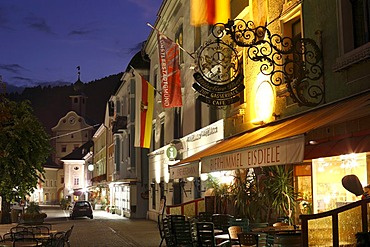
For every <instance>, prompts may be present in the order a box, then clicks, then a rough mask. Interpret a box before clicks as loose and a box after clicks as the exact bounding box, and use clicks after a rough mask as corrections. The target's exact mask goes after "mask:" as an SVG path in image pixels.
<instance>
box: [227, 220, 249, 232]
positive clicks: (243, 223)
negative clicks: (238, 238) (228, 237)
mask: <svg viewBox="0 0 370 247" xmlns="http://www.w3.org/2000/svg"><path fill="white" fill-rule="evenodd" d="M229 225H230V226H240V227H241V228H242V231H243V232H249V230H250V229H249V219H248V218H230V220H229Z"/></svg>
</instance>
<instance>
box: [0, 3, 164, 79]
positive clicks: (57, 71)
mask: <svg viewBox="0 0 370 247" xmlns="http://www.w3.org/2000/svg"><path fill="white" fill-rule="evenodd" d="M161 3H162V0H1V1H0V38H1V41H0V75H1V76H2V79H3V81H4V82H7V83H8V84H12V85H16V86H36V85H44V84H59V83H66V84H70V83H74V82H75V81H76V79H77V69H76V67H77V66H80V67H81V80H82V81H83V82H89V81H92V80H95V79H100V78H103V77H105V76H109V75H112V74H117V73H119V72H122V71H124V70H125V69H126V67H127V63H128V62H129V61H130V59H131V58H132V56H133V55H134V54H135V53H136V52H137V51H138V50H139V48H138V45H139V44H140V43H141V42H142V41H144V40H146V39H147V37H148V35H149V33H150V32H151V29H150V27H148V26H147V25H146V23H147V22H149V23H151V24H154V22H155V20H156V15H157V13H158V9H159V7H160V5H161Z"/></svg>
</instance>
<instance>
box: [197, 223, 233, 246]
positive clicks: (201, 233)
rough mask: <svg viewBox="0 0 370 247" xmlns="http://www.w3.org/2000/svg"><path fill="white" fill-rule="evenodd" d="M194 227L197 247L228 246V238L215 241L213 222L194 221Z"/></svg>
mask: <svg viewBox="0 0 370 247" xmlns="http://www.w3.org/2000/svg"><path fill="white" fill-rule="evenodd" d="M196 228H197V244H198V247H216V246H228V244H229V240H227V241H223V242H222V243H216V238H215V231H214V224H213V223H212V222H198V223H196Z"/></svg>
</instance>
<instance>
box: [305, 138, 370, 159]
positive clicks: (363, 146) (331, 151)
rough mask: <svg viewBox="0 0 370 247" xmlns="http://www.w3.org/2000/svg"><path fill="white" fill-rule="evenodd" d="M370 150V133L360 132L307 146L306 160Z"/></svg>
mask: <svg viewBox="0 0 370 247" xmlns="http://www.w3.org/2000/svg"><path fill="white" fill-rule="evenodd" d="M367 151H370V131H369V133H358V134H354V135H352V136H345V137H343V138H341V139H337V140H328V141H325V142H321V143H319V144H316V145H308V146H306V148H305V155H304V159H305V160H311V159H317V158H320V157H330V156H337V155H341V154H349V153H363V152H367Z"/></svg>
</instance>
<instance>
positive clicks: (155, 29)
mask: <svg viewBox="0 0 370 247" xmlns="http://www.w3.org/2000/svg"><path fill="white" fill-rule="evenodd" d="M146 25H148V26H149V27H150V28H152V29H153V30H154V31H157V32H158V33H159V34H160V35H162V36H164V37H166V39H168V40H171V41H172V42H174V41H173V40H172V39H170V38H168V37H167V36H166V35H165V34H164V33H162V32H161V31H159V30H158V29H157V28H155V27H153V26H152V25H151V24H150V23H149V22H147V23H146ZM174 43H175V42H174ZM177 45H178V46H179V48H180V50H182V51H184V52H185V53H187V54H188V55H189V56H190V57H191V58H193V59H195V57H194V56H193V54H192V53H190V52H188V51H187V50H185V49H184V48H183V47H182V46H181V45H180V44H177Z"/></svg>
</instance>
